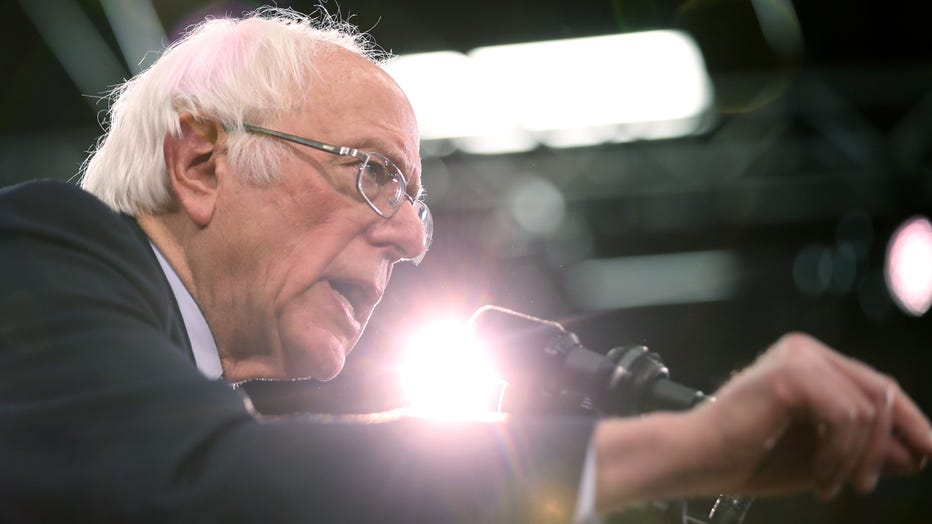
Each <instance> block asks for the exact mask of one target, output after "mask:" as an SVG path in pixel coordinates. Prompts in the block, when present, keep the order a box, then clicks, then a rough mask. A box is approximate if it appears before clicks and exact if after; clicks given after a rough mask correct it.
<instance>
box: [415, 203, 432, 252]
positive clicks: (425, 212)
mask: <svg viewBox="0 0 932 524" xmlns="http://www.w3.org/2000/svg"><path fill="white" fill-rule="evenodd" d="M414 209H415V210H416V211H417V217H418V218H419V219H421V224H423V225H424V251H425V252H426V251H427V250H428V249H430V243H431V242H432V241H433V239H434V217H433V215H431V214H430V209H428V208H427V204H425V203H424V202H421V201H420V200H418V201H416V202H415V203H414Z"/></svg>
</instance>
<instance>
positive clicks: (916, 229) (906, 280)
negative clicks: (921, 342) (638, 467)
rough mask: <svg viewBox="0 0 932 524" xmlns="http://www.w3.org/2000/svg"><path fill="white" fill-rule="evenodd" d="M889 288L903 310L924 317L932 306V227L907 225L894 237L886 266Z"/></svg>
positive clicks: (920, 222) (922, 221)
mask: <svg viewBox="0 0 932 524" xmlns="http://www.w3.org/2000/svg"><path fill="white" fill-rule="evenodd" d="M885 276H886V281H887V287H888V288H889V289H890V294H891V295H892V296H893V299H894V301H895V302H896V303H897V305H898V306H900V309H902V310H903V311H905V312H906V313H908V314H910V315H913V316H917V317H918V316H921V315H923V314H924V313H925V312H926V311H928V310H929V306H930V305H932V223H929V220H928V219H927V218H925V217H913V218H910V219H909V220H907V221H906V222H904V223H903V224H902V225H901V226H900V227H899V228H897V230H896V231H895V232H894V233H893V235H892V236H891V237H890V243H889V244H888V245H887V257H886V264H885Z"/></svg>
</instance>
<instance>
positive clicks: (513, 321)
mask: <svg viewBox="0 0 932 524" xmlns="http://www.w3.org/2000/svg"><path fill="white" fill-rule="evenodd" d="M469 326H470V329H471V330H472V332H473V334H474V335H475V336H476V338H477V339H478V340H479V341H481V342H482V343H483V344H484V345H485V346H486V347H487V348H488V349H489V354H490V356H491V358H492V360H493V362H495V364H496V366H497V367H498V370H499V372H500V373H501V375H502V378H503V379H505V380H506V381H508V382H509V383H512V384H520V385H522V386H525V385H531V384H537V383H541V382H550V383H554V382H558V381H559V380H560V374H561V373H562V366H563V363H564V359H565V357H566V354H567V352H568V351H570V350H571V349H573V348H575V347H579V339H577V338H576V335H574V334H573V333H571V332H569V331H567V330H566V329H565V328H564V327H563V326H562V325H560V324H559V323H557V322H553V321H551V320H544V319H542V318H537V317H534V316H531V315H527V314H524V313H520V312H517V311H513V310H511V309H507V308H503V307H500V306H491V305H488V306H482V307H481V308H479V309H477V310H476V312H475V313H473V314H472V317H471V318H470V319H469Z"/></svg>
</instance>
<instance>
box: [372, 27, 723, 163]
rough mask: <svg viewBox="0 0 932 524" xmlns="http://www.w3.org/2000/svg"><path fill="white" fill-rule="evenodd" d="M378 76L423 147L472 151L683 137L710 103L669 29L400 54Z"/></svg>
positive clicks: (694, 60)
mask: <svg viewBox="0 0 932 524" xmlns="http://www.w3.org/2000/svg"><path fill="white" fill-rule="evenodd" d="M386 70H387V71H388V72H389V73H390V74H391V75H392V76H393V77H394V78H395V79H396V80H397V81H398V83H399V84H400V85H401V87H402V89H404V90H405V92H406V93H407V94H408V96H409V98H410V99H411V103H412V105H413V106H414V111H415V113H416V115H417V117H418V120H419V124H420V128H421V133H422V139H423V140H425V141H432V140H444V139H449V140H452V141H453V142H454V143H455V144H456V145H457V146H458V147H459V148H460V149H463V150H466V151H468V152H474V153H501V152H513V151H524V150H529V149H532V148H534V147H536V146H537V144H546V145H548V146H550V147H573V146H581V145H591V144H598V143H605V142H619V141H629V140H638V139H651V138H668V137H672V136H682V135H687V134H691V133H694V132H696V131H697V130H698V129H699V126H700V125H701V123H702V122H703V117H704V116H705V115H706V113H707V112H708V111H709V109H710V107H711V105H712V98H713V97H712V90H711V84H710V81H709V78H708V75H707V74H706V71H705V66H704V63H703V60H702V55H701V53H700V51H699V49H698V47H697V46H696V44H695V42H693V40H692V39H691V38H690V37H689V36H687V35H686V34H685V33H682V32H678V31H649V32H644V33H628V34H621V35H610V36H599V37H590V38H579V39H569V40H555V41H549V42H535V43H525V44H514V45H505V46H492V47H481V48H478V49H475V50H473V51H471V52H470V53H468V54H466V55H464V54H461V53H456V52H452V51H442V52H435V53H422V54H413V55H402V56H400V57H398V58H397V59H396V60H394V61H393V62H391V63H389V64H388V65H387V66H386Z"/></svg>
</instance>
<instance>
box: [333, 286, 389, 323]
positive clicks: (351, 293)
mask: <svg viewBox="0 0 932 524" xmlns="http://www.w3.org/2000/svg"><path fill="white" fill-rule="evenodd" d="M330 287H331V289H333V290H334V291H336V292H337V294H339V295H340V296H342V297H343V298H344V299H346V303H347V305H348V306H349V310H350V315H351V316H352V317H353V318H354V319H356V320H357V321H359V322H361V321H362V319H360V318H359V317H360V315H364V314H365V311H367V310H368V309H369V308H370V307H371V306H372V305H373V304H374V303H375V301H376V300H378V292H377V291H376V290H375V289H374V288H373V287H372V286H368V285H366V284H361V283H358V282H353V281H350V280H330Z"/></svg>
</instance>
